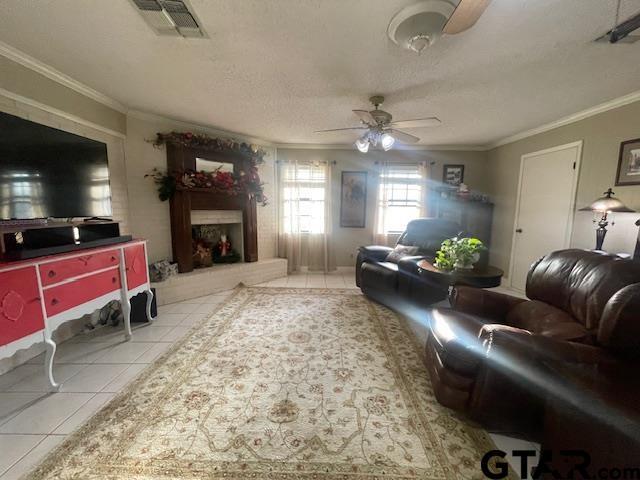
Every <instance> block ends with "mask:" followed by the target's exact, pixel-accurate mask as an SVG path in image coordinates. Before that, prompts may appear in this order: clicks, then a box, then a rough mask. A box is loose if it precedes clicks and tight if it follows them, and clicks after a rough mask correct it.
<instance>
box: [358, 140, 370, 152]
mask: <svg viewBox="0 0 640 480" xmlns="http://www.w3.org/2000/svg"><path fill="white" fill-rule="evenodd" d="M356 148H357V149H358V151H359V152H360V153H367V152H368V151H369V140H368V139H366V138H364V137H363V138H359V139H357V140H356Z"/></svg>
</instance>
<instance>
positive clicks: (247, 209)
mask: <svg viewBox="0 0 640 480" xmlns="http://www.w3.org/2000/svg"><path fill="white" fill-rule="evenodd" d="M249 161H250V160H249V159H247V158H244V157H243V156H241V155H238V154H230V153H226V152H214V151H211V150H207V149H200V148H193V147H186V146H182V145H174V144H169V145H167V167H168V170H169V171H184V170H196V163H197V164H198V169H200V168H201V165H203V164H204V163H206V162H211V164H212V165H228V166H229V168H233V169H234V171H240V170H242V169H243V168H245V166H246V165H247V164H248V162H249ZM170 211H171V243H172V248H173V259H174V261H175V262H177V263H178V271H179V272H180V273H185V272H190V271H192V270H193V268H194V263H193V240H194V238H193V234H194V228H193V226H194V225H219V226H222V225H235V227H233V228H234V233H233V234H232V233H231V232H230V231H229V232H227V233H228V235H230V236H231V235H232V236H233V237H236V238H231V240H232V242H233V248H234V249H235V250H237V251H238V252H239V253H240V254H241V256H242V259H243V261H244V262H256V261H258V232H257V212H256V199H255V197H252V196H248V195H228V194H226V193H216V192H212V191H210V190H208V189H206V188H188V189H185V188H180V187H179V188H178V189H177V190H176V192H175V193H174V195H173V196H172V197H171V201H170ZM224 228H229V229H231V227H230V226H228V227H224ZM195 231H196V232H197V229H196V230H195Z"/></svg>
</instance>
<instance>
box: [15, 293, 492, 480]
mask: <svg viewBox="0 0 640 480" xmlns="http://www.w3.org/2000/svg"><path fill="white" fill-rule="evenodd" d="M412 339H413V335H412V334H411V333H410V332H409V331H408V330H407V328H406V327H405V324H404V320H403V319H401V318H400V317H398V316H397V315H396V314H394V313H392V312H391V311H389V310H387V309H386V308H384V307H381V306H379V305H377V304H373V303H371V302H370V301H368V300H367V299H366V298H365V297H364V296H362V295H361V294H360V293H359V292H356V291H354V290H326V289H286V288H239V289H237V291H236V292H235V293H234V294H233V295H232V297H231V298H230V299H229V300H227V302H226V303H225V304H224V305H223V306H222V307H220V308H219V309H218V311H217V312H215V313H214V314H212V315H211V316H210V317H209V318H208V319H206V320H204V321H203V322H202V323H201V324H200V325H199V326H197V327H195V328H194V330H193V331H192V332H191V333H190V334H189V335H187V337H185V338H184V339H183V340H182V341H181V342H180V343H178V344H177V345H176V346H175V347H174V348H173V349H172V350H171V351H169V352H168V353H167V354H165V355H164V356H163V357H162V358H160V359H159V360H158V361H157V362H156V363H155V364H154V365H153V366H151V367H150V368H148V369H147V370H146V371H145V372H144V373H143V374H142V376H141V377H140V378H139V379H138V380H137V381H136V382H134V383H133V384H132V385H131V386H130V387H129V388H128V389H127V391H125V392H123V393H122V394H121V395H119V396H118V397H116V398H115V399H114V400H113V401H112V402H110V403H109V404H108V405H107V406H106V407H105V408H104V409H103V410H101V411H100V412H99V413H98V414H97V415H96V416H94V417H93V418H92V419H91V420H90V421H89V422H88V423H87V424H85V425H84V426H83V427H81V429H80V430H78V431H77V432H75V433H74V434H73V435H72V436H71V437H70V438H68V439H67V440H66V441H65V442H64V443H63V444H62V445H61V446H60V447H58V448H57V449H55V450H54V451H53V452H52V453H51V454H50V455H49V456H48V457H47V458H46V459H45V460H44V462H43V463H42V464H41V465H40V466H39V467H38V468H37V469H36V470H35V471H34V472H32V473H31V474H30V475H29V476H28V477H27V478H29V479H32V480H33V479H38V480H41V479H45V478H46V479H101V480H103V479H140V480H142V479H145V480H147V479H195V478H197V479H218V478H225V479H240V478H242V479H244V478H253V479H287V480H288V479H320V480H325V479H354V480H355V479H462V478H481V477H482V475H481V474H480V458H481V457H482V455H483V454H484V453H485V452H486V451H488V450H490V449H491V448H494V447H493V444H492V443H491V442H490V440H489V438H488V436H487V435H486V433H484V432H483V431H481V430H477V429H473V428H471V427H469V426H468V425H467V424H465V423H464V422H462V421H461V420H459V419H458V418H457V417H456V416H455V415H454V414H453V413H452V412H451V411H450V410H447V409H445V408H444V407H441V406H440V405H439V404H438V403H437V402H436V400H435V398H434V396H433V393H432V391H431V387H430V385H429V380H428V376H427V372H426V369H425V367H424V365H423V363H422V357H421V352H420V350H419V348H417V346H416V345H415V344H414V342H413V340H412Z"/></svg>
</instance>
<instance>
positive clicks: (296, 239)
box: [278, 161, 336, 272]
mask: <svg viewBox="0 0 640 480" xmlns="http://www.w3.org/2000/svg"><path fill="white" fill-rule="evenodd" d="M278 170H279V190H280V222H279V236H278V256H279V257H282V258H286V259H287V260H288V271H289V272H295V271H299V270H300V267H303V266H306V267H308V269H309V270H310V271H324V272H329V271H331V270H335V269H336V262H335V255H334V252H333V245H332V235H331V225H332V223H331V165H330V164H329V163H327V162H319V163H308V162H304V163H303V162H296V161H290V162H281V163H279V165H278Z"/></svg>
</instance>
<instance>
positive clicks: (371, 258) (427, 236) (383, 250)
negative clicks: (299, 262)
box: [356, 218, 460, 309]
mask: <svg viewBox="0 0 640 480" xmlns="http://www.w3.org/2000/svg"><path fill="white" fill-rule="evenodd" d="M459 233H460V227H459V225H458V224H457V223H455V222H451V221H449V220H443V219H439V218H418V219H416V220H412V221H411V222H409V224H408V225H407V229H406V230H405V231H404V233H403V234H402V235H401V236H400V237H399V239H398V242H397V245H405V246H415V247H418V252H417V253H416V254H415V255H412V256H407V257H404V258H402V259H401V260H400V261H398V262H397V263H394V262H390V261H387V256H388V255H389V253H391V252H392V251H393V249H392V248H391V247H385V246H380V245H373V246H368V247H360V248H359V249H358V259H357V261H356V285H357V286H358V287H360V289H361V290H362V292H363V293H364V294H365V295H367V296H369V297H371V298H374V299H375V300H377V301H379V302H381V303H384V304H385V305H388V306H390V307H392V308H395V309H398V304H399V303H401V302H407V301H409V302H411V303H417V304H420V305H425V306H426V305H431V304H433V303H436V302H439V301H440V300H444V299H446V298H447V295H448V291H449V290H448V287H449V286H448V285H447V284H446V283H438V282H437V281H436V280H432V279H429V278H425V277H421V276H420V275H419V274H418V262H419V261H420V260H422V259H425V258H427V259H429V260H433V259H434V258H435V255H436V252H437V251H438V250H439V249H440V245H441V244H442V242H443V241H444V240H446V239H447V238H451V237H455V236H456V235H458V234H459Z"/></svg>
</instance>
